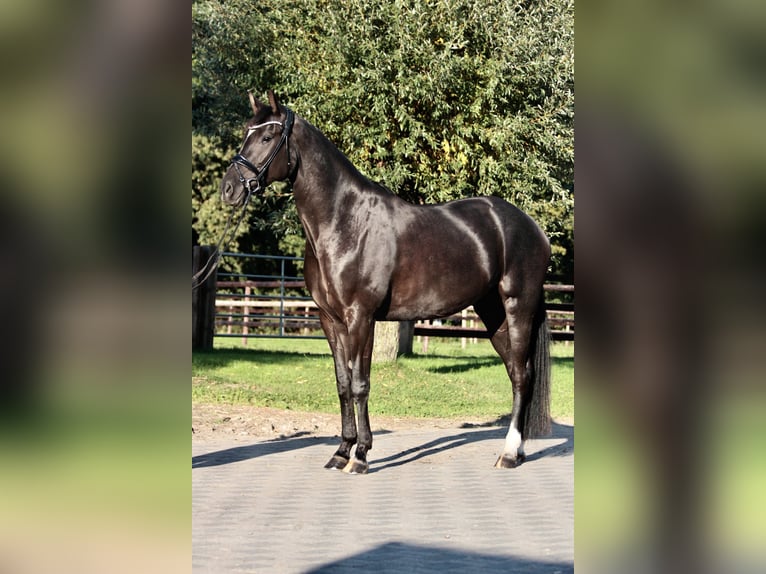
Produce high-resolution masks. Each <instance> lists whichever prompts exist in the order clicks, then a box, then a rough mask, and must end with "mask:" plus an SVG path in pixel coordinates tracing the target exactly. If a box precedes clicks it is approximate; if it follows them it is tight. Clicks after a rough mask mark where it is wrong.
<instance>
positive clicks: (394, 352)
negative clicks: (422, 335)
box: [372, 321, 415, 363]
mask: <svg viewBox="0 0 766 574" xmlns="http://www.w3.org/2000/svg"><path fill="white" fill-rule="evenodd" d="M414 326H415V324H414V323H412V322H411V321H403V322H401V323H398V322H395V321H378V322H377V323H375V343H374V345H373V348H372V362H373V363H386V362H390V361H395V360H396V359H397V357H400V356H401V355H408V354H411V353H412V338H413V329H414Z"/></svg>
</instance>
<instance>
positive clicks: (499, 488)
mask: <svg viewBox="0 0 766 574" xmlns="http://www.w3.org/2000/svg"><path fill="white" fill-rule="evenodd" d="M504 435H505V429H502V428H494V427H489V428H479V429H434V430H417V431H415V430H413V431H399V432H391V433H386V434H383V433H381V434H379V435H376V437H375V447H374V449H373V450H372V451H370V454H369V459H370V473H369V474H368V475H366V476H349V475H345V474H343V473H341V472H339V471H332V470H326V469H324V468H323V465H324V463H325V462H326V461H327V459H329V457H330V455H332V453H333V451H334V449H335V448H336V447H337V444H336V441H337V439H336V438H330V437H311V436H299V437H295V438H285V439H281V440H270V441H259V442H255V441H253V442H247V437H234V438H232V439H230V440H228V442H193V444H192V493H193V495H192V541H193V552H192V566H193V571H194V572H195V573H199V574H202V573H215V574H218V573H228V572H264V573H266V572H268V573H282V572H283V573H309V572H311V573H343V572H351V571H352V570H353V571H355V572H358V571H359V570H360V569H361V570H363V571H370V572H408V573H409V572H414V573H419V572H424V573H434V572H439V573H440V574H444V573H450V572H460V573H469V572H521V573H526V572H529V573H538V572H546V573H549V574H553V573H557V572H560V573H570V572H573V571H574V484H573V483H574V477H573V474H574V429H573V428H572V427H569V426H563V425H555V428H554V435H553V437H552V438H547V439H538V440H532V441H529V442H528V443H527V449H526V450H527V455H528V458H527V461H526V462H525V463H524V464H522V465H521V466H520V467H518V468H515V469H510V470H497V469H495V468H493V464H494V462H495V459H496V458H497V456H498V454H499V451H500V449H502V445H503V437H504ZM243 440H245V442H242V441H243Z"/></svg>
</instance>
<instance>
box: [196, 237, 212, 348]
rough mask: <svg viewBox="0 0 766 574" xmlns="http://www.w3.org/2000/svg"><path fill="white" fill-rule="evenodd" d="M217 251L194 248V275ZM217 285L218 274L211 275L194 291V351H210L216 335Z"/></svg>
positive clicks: (197, 246) (206, 247) (204, 246)
mask: <svg viewBox="0 0 766 574" xmlns="http://www.w3.org/2000/svg"><path fill="white" fill-rule="evenodd" d="M214 251H215V246H213V245H194V246H193V247H192V275H194V274H195V273H197V272H198V271H199V270H200V269H201V268H202V267H203V266H204V265H205V263H207V261H208V259H209V258H210V256H211V255H212V254H213V252H214ZM215 284H216V273H211V274H210V277H208V278H207V279H206V280H205V282H204V283H203V284H202V285H200V286H199V287H198V288H197V289H194V290H192V350H193V351H210V350H212V348H213V335H214V333H215Z"/></svg>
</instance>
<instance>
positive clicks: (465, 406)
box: [192, 338, 574, 418]
mask: <svg viewBox="0 0 766 574" xmlns="http://www.w3.org/2000/svg"><path fill="white" fill-rule="evenodd" d="M216 343H217V347H218V348H216V349H215V350H214V351H212V352H209V353H195V354H194V355H193V361H192V400H193V401H195V402H199V403H222V404H252V405H257V406H268V407H275V408H282V409H292V410H298V411H318V412H329V413H335V412H336V411H337V409H338V398H337V392H336V389H335V372H334V367H333V360H332V356H331V355H330V350H329V347H328V346H327V343H326V342H325V341H323V340H279V339H258V340H250V341H248V344H247V347H246V348H245V347H243V346H242V345H241V343H240V342H239V340H235V339H223V340H220V339H219V340H217V341H216ZM419 351H421V348H420V345H419V344H417V343H416V344H415V354H413V355H412V356H408V357H402V358H400V359H399V360H397V361H396V362H393V363H384V364H376V365H373V370H372V375H371V381H372V383H371V384H372V391H371V395H370V412H371V413H372V414H382V415H391V416H413V417H456V416H464V415H470V416H486V417H492V416H502V415H505V414H507V413H508V412H509V411H510V409H511V403H512V393H511V384H510V381H509V380H508V376H507V374H506V371H505V367H504V366H503V364H502V362H501V361H500V358H499V357H498V356H497V355H496V354H495V352H494V350H493V349H492V347H491V345H490V344H489V342H487V341H480V342H478V343H476V344H468V345H467V346H466V348H465V349H463V348H461V346H460V342H459V340H450V339H436V338H432V339H431V341H430V344H429V349H428V353H427V354H423V353H422V352H419ZM551 355H552V383H551V386H552V390H551V411H552V415H553V416H554V418H561V417H567V418H571V417H573V416H574V344H573V343H570V344H569V345H565V344H563V343H555V344H554V345H553V346H552V350H551Z"/></svg>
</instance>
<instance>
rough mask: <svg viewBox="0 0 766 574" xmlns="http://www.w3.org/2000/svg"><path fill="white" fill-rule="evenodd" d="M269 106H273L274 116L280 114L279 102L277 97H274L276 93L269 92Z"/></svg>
mask: <svg viewBox="0 0 766 574" xmlns="http://www.w3.org/2000/svg"><path fill="white" fill-rule="evenodd" d="M268 94H269V104H271V111H272V112H274V114H279V102H278V101H277V97H276V96H275V95H274V92H272V91H271V90H269V92H268Z"/></svg>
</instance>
